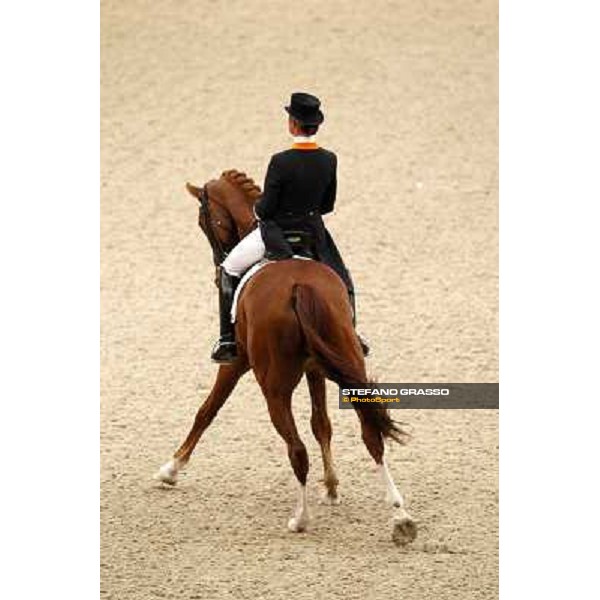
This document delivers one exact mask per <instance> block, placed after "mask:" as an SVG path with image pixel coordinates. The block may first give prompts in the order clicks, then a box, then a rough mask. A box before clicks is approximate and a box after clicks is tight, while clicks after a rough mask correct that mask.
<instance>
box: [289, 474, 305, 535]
mask: <svg viewBox="0 0 600 600" xmlns="http://www.w3.org/2000/svg"><path fill="white" fill-rule="evenodd" d="M307 526H308V501H307V497H306V486H305V485H301V486H300V493H299V496H298V506H297V507H296V512H295V514H294V516H293V517H292V518H291V519H290V520H289V521H288V529H289V530H290V531H293V532H294V533H297V532H299V531H305V530H306V527H307Z"/></svg>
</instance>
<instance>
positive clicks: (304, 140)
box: [293, 135, 317, 144]
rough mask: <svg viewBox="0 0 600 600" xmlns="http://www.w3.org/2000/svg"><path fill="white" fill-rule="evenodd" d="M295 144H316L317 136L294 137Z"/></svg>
mask: <svg viewBox="0 0 600 600" xmlns="http://www.w3.org/2000/svg"><path fill="white" fill-rule="evenodd" d="M293 138H294V144H310V143H315V141H316V139H317V136H316V135H294V136H293Z"/></svg>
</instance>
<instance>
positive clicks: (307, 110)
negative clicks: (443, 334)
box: [285, 92, 325, 125]
mask: <svg viewBox="0 0 600 600" xmlns="http://www.w3.org/2000/svg"><path fill="white" fill-rule="evenodd" d="M320 106H321V101H320V100H319V99H318V98H317V97H316V96H313V95H312V94H305V93H304V92H294V93H293V94H292V98H291V100H290V105H289V106H286V107H285V110H287V111H288V113H289V114H290V116H291V117H293V118H294V119H296V121H298V122H299V123H301V124H302V125H320V124H321V123H322V122H323V119H324V118H325V117H324V116H323V113H322V112H321V110H320V109H319V107H320Z"/></svg>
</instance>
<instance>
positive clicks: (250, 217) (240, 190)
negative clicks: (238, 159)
mask: <svg viewBox="0 0 600 600" xmlns="http://www.w3.org/2000/svg"><path fill="white" fill-rule="evenodd" d="M186 188H187V191H188V192H189V193H190V194H191V195H192V196H194V198H196V199H197V200H198V201H199V213H198V225H199V226H200V229H202V231H203V232H204V235H206V238H207V239H208V242H209V243H210V246H211V249H212V252H213V261H214V263H215V265H219V264H221V262H223V259H224V258H225V257H226V256H227V254H228V253H229V251H230V250H231V249H232V248H233V247H234V246H235V245H236V244H237V243H238V242H239V241H240V240H241V239H242V238H243V237H244V236H245V235H246V234H248V233H249V232H250V231H251V230H252V229H253V228H254V226H255V225H256V219H255V218H254V214H253V211H252V207H253V206H254V202H255V201H256V198H257V197H258V196H259V195H260V188H259V187H258V186H256V185H255V184H254V182H253V181H252V179H250V178H248V177H247V176H246V175H245V174H244V173H240V172H238V171H235V170H230V171H225V172H224V173H223V174H222V175H221V177H220V178H219V179H217V180H212V181H209V182H208V183H206V184H204V186H203V187H201V188H199V187H196V186H194V185H191V184H190V183H186Z"/></svg>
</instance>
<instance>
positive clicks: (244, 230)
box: [228, 198, 256, 238]
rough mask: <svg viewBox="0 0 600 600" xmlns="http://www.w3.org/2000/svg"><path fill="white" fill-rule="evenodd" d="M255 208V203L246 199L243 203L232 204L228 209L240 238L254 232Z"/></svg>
mask: <svg viewBox="0 0 600 600" xmlns="http://www.w3.org/2000/svg"><path fill="white" fill-rule="evenodd" d="M253 206H254V202H251V201H250V200H249V199H246V198H244V200H243V201H237V202H231V203H230V205H229V207H228V208H229V213H230V214H231V218H232V219H233V221H234V223H235V226H236V227H237V230H238V234H239V236H240V238H242V237H245V236H246V235H247V234H248V233H249V232H250V231H252V229H253V227H252V225H254V223H255V222H256V219H255V217H254V211H253Z"/></svg>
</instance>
